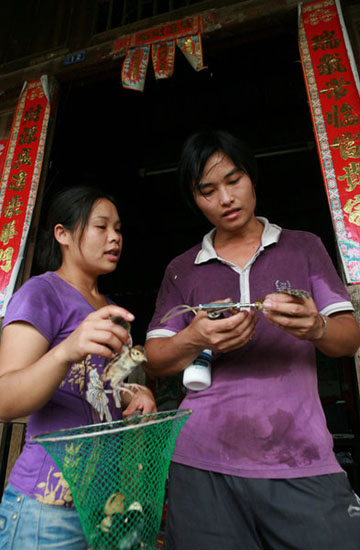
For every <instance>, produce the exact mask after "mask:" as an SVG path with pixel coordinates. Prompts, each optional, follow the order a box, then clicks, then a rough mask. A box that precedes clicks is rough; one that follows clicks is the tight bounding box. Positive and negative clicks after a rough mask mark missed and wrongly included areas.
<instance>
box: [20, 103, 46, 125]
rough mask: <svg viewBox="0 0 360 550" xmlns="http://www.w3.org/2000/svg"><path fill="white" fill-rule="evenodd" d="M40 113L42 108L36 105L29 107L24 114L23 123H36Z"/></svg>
mask: <svg viewBox="0 0 360 550" xmlns="http://www.w3.org/2000/svg"><path fill="white" fill-rule="evenodd" d="M41 111H42V107H41V105H39V104H38V105H36V107H30V109H29V110H28V111H26V112H25V115H24V122H29V120H31V121H33V122H37V121H38V120H39V118H40V113H41Z"/></svg>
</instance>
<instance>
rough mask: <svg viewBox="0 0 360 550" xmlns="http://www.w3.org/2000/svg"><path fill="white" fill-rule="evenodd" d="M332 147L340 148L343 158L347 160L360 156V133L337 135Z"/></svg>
mask: <svg viewBox="0 0 360 550" xmlns="http://www.w3.org/2000/svg"><path fill="white" fill-rule="evenodd" d="M331 147H332V148H333V149H340V156H341V158H343V159H345V160H347V159H349V158H359V157H360V134H350V133H345V134H341V136H337V137H336V138H335V139H334V141H333V143H332V145H331Z"/></svg>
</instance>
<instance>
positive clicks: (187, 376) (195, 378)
mask: <svg viewBox="0 0 360 550" xmlns="http://www.w3.org/2000/svg"><path fill="white" fill-rule="evenodd" d="M183 384H184V386H185V388H188V389H189V390H193V391H200V390H205V389H206V388H208V387H209V386H211V350H210V349H204V350H203V351H202V352H201V353H200V355H198V357H196V359H194V361H193V362H192V363H191V364H190V365H189V366H188V367H186V369H185V370H184V375H183Z"/></svg>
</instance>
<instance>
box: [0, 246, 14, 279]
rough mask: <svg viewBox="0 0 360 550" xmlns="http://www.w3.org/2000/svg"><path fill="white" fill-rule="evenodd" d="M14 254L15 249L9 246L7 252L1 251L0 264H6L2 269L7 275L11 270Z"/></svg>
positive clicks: (0, 267)
mask: <svg viewBox="0 0 360 550" xmlns="http://www.w3.org/2000/svg"><path fill="white" fill-rule="evenodd" d="M13 254H14V249H13V248H12V247H11V246H9V247H8V248H6V249H5V250H2V249H0V262H5V265H1V266H0V269H2V270H3V271H5V272H6V273H7V272H8V271H10V269H11V259H12V255H13Z"/></svg>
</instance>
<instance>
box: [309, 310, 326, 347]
mask: <svg viewBox="0 0 360 550" xmlns="http://www.w3.org/2000/svg"><path fill="white" fill-rule="evenodd" d="M319 315H320V317H321V319H322V322H323V328H322V333H321V334H320V336H318V337H317V338H310V340H311V342H317V341H318V340H321V339H322V338H324V336H325V334H326V330H327V317H326V315H324V314H323V313H319Z"/></svg>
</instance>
